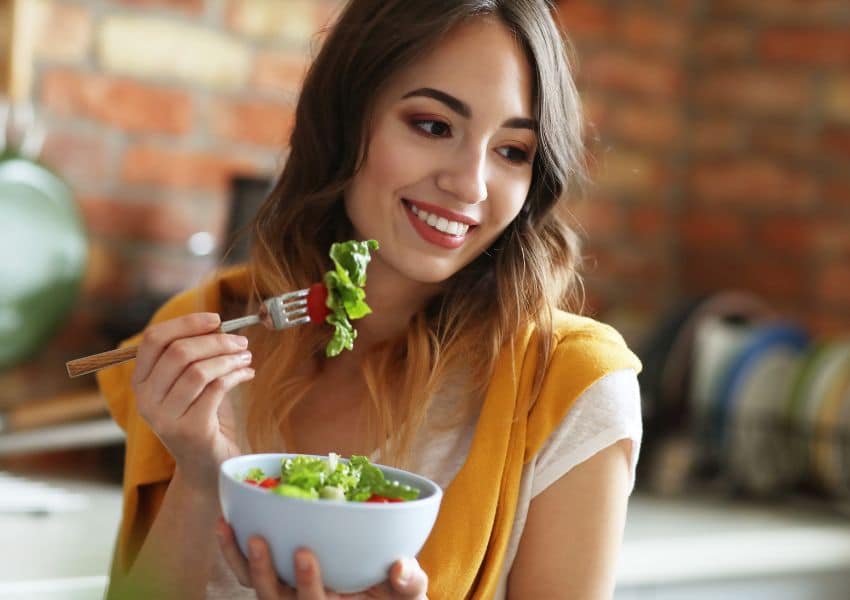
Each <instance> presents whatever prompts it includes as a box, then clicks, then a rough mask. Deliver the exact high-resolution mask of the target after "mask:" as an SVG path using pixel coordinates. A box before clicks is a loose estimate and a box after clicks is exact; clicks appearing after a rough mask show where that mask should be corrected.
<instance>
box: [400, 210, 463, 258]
mask: <svg viewBox="0 0 850 600" xmlns="http://www.w3.org/2000/svg"><path fill="white" fill-rule="evenodd" d="M402 204H404V211H405V213H406V214H407V218H408V219H409V220H410V224H411V225H412V226H413V229H414V231H416V233H418V234H419V237H421V238H422V239H423V240H425V241H426V242H428V243H431V244H434V245H435V246H440V247H441V248H447V249H449V250H454V249H456V248H459V247H460V246H462V245H463V243H464V242H465V241H466V238H467V237H468V236H469V234H470V233H471V232H472V230H473V229H474V226H475V224H469V223H467V221H468V220H471V219H468V218H467V220H465V221H460V219H457V221H458V222H463V223H465V224H469V225H470V227H469V229H468V230H467V231H466V233H464V234H461V235H455V234H451V233H443V232H442V231H438V230H437V229H435V228H433V227H431V226H430V225H428V224H427V223H426V222H425V221H423V220H422V219H420V218H419V217H418V216H417V215H416V214H415V213H414V212H413V209H412V205H413V203H412V202H410V201H409V200H403V201H402ZM416 206H417V208H419V207H420V206H421V207H422V210H425V211H426V212H431V211H428V209H427V208H425V207H426V206H427V205H424V204H422V205H420V204H419V203H416ZM432 214H435V215H437V216H441V215H440V214H438V213H437V212H436V211H435V212H433V213H432ZM444 214H445V213H444ZM446 218H447V219H448V218H449V217H446ZM451 220H453V221H454V220H456V219H451Z"/></svg>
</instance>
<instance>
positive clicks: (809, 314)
mask: <svg viewBox="0 0 850 600" xmlns="http://www.w3.org/2000/svg"><path fill="white" fill-rule="evenodd" d="M799 318H800V319H803V320H805V323H806V325H807V326H808V329H809V331H810V332H811V334H812V335H813V336H815V337H816V338H820V339H824V338H846V337H847V336H848V335H850V316H848V314H847V312H845V311H840V310H833V311H830V310H828V309H820V308H819V310H817V311H812V310H811V308H809V309H808V310H806V311H803V312H802V314H801V315H800V317H799Z"/></svg>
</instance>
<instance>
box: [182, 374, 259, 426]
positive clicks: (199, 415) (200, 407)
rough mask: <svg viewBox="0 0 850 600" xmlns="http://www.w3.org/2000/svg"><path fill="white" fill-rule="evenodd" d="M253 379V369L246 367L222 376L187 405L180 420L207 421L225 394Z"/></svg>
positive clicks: (216, 409) (215, 411) (214, 412)
mask: <svg viewBox="0 0 850 600" xmlns="http://www.w3.org/2000/svg"><path fill="white" fill-rule="evenodd" d="M253 378H254V369H251V368H250V367H246V368H244V369H239V370H238V371H231V372H230V373H228V374H227V375H223V376H221V377H219V378H218V379H216V380H215V381H213V382H212V383H210V384H209V385H207V387H206V388H204V391H203V393H202V394H201V395H200V396H198V398H197V399H196V400H195V401H194V402H191V403H190V404H189V406H188V407H187V408H186V412H185V413H183V415H182V416H181V418H186V419H191V420H193V421H195V420H197V421H198V422H206V421H202V419H208V418H209V416H210V415H214V414H216V413H217V411H218V407H219V405H220V404H221V401H222V400H224V396H225V394H227V392H229V391H230V390H232V389H233V388H235V387H236V386H237V385H239V384H240V383H244V382H246V381H250V380H251V379H253Z"/></svg>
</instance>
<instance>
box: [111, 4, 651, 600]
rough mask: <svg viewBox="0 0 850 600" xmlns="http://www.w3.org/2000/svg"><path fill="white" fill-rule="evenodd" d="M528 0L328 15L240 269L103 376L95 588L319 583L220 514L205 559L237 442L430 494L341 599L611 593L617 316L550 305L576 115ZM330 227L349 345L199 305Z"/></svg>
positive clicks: (631, 363)
mask: <svg viewBox="0 0 850 600" xmlns="http://www.w3.org/2000/svg"><path fill="white" fill-rule="evenodd" d="M550 10H551V8H550V6H549V5H548V3H547V2H544V1H543V0H473V1H469V0H463V1H461V0H423V1H421V2H419V1H417V2H410V1H409V0H352V1H351V2H349V3H348V4H347V5H346V8H345V10H344V11H343V13H342V14H341V16H340V17H339V20H338V22H337V23H336V24H335V25H334V27H333V29H332V30H331V31H330V33H329V35H328V36H327V38H326V40H325V42H324V45H323V46H322V49H321V51H320V53H319V55H318V56H317V57H316V60H315V61H314V63H313V65H312V67H311V69H310V71H309V72H308V74H307V77H306V79H305V82H304V86H303V90H302V94H301V97H300V99H299V103H298V107H297V110H296V121H295V128H294V131H293V134H292V139H291V152H290V154H289V158H288V161H287V164H286V166H285V168H284V169H283V172H282V173H281V175H280V178H279V179H278V181H277V183H276V185H275V187H274V189H273V190H272V192H271V193H270V195H269V197H268V199H267V200H266V202H265V203H264V204H263V206H262V207H261V209H260V211H259V214H258V215H257V220H256V223H255V227H254V233H255V242H254V246H253V249H252V255H251V260H250V263H249V264H248V265H247V266H246V267H245V268H243V269H240V270H237V271H236V272H232V271H231V272H227V273H223V274H221V275H220V276H218V277H217V278H215V279H213V280H212V281H211V282H210V283H209V284H208V285H206V286H203V287H202V288H199V289H196V290H192V291H190V292H187V293H186V294H183V295H181V296H179V297H178V298H176V299H175V300H173V301H172V302H170V303H168V304H167V305H166V306H165V307H164V308H163V309H162V310H161V311H160V312H159V313H158V315H157V316H156V317H155V318H154V321H153V323H152V324H151V325H150V326H149V327H148V329H147V330H146V331H145V333H144V336H143V337H141V338H137V339H136V340H131V342H130V343H133V342H137V341H140V350H139V357H138V360H137V364H136V366H135V369H134V368H133V366H132V365H127V366H123V367H118V368H115V369H114V370H110V371H104V372H102V373H101V375H100V381H101V384H102V387H103V390H104V393H105V395H106V397H107V398H108V399H109V402H110V406H111V408H112V411H113V414H114V415H115V416H116V419H118V420H119V422H120V423H121V424H122V425H123V426H124V427H125V428H126V429H127V431H128V452H129V454H128V459H127V461H128V462H127V464H128V469H127V472H126V474H125V490H126V502H125V512H124V521H123V524H122V533H121V538H120V540H119V544H118V552H117V555H116V561H115V567H114V570H113V574H114V583H113V595H116V597H118V596H120V593H121V590H122V589H126V587H125V586H127V585H132V583H133V582H139V581H144V580H150V578H151V577H153V578H154V580H155V581H156V582H157V583H158V585H160V587H161V588H162V592H161V594H160V595H162V596H179V597H181V598H186V597H193V596H202V595H203V594H204V590H206V594H207V596H208V597H227V598H237V597H243V596H246V595H247V596H248V597H251V596H252V595H253V594H256V595H257V596H258V597H260V598H294V597H296V596H295V594H296V593H297V594H298V596H297V597H299V598H324V597H334V596H333V595H332V594H330V592H328V593H327V594H326V591H325V590H324V589H323V583H322V578H321V566H322V565H320V564H317V561H316V556H315V555H313V554H312V553H311V552H310V549H309V548H305V549H302V550H301V551H298V552H296V553H295V555H294V556H293V557H292V559H293V560H294V561H295V564H296V567H297V568H296V569H295V572H296V584H297V586H298V590H297V591H296V590H294V589H291V588H289V587H288V586H286V585H284V584H283V583H281V582H280V581H279V580H278V579H277V578H276V576H275V573H274V571H273V570H272V568H271V561H270V560H269V559H270V557H269V554H268V550H267V547H266V545H265V543H264V542H263V540H262V539H254V540H253V544H252V545H250V548H251V549H252V552H251V554H252V556H251V558H250V560H249V559H248V558H246V557H244V556H242V554H241V553H240V551H239V550H238V548H236V546H235V545H234V543H233V537H232V532H231V531H230V529H229V528H228V526H227V525H226V524H222V526H221V529H220V545H221V550H222V554H219V553H218V552H214V551H212V550H211V549H209V547H210V544H209V542H210V541H211V531H212V530H213V524H214V523H215V520H216V518H217V517H218V516H219V511H218V506H217V504H216V501H215V497H216V491H215V480H216V470H217V468H218V466H219V465H220V464H221V463H222V462H223V461H225V460H227V459H228V458H230V457H232V456H235V455H238V454H243V453H249V452H292V453H302V454H314V455H326V454H328V453H330V452H336V453H339V454H342V455H354V454H357V455H363V456H368V457H369V459H370V460H373V461H376V462H381V463H383V464H388V465H394V466H400V467H403V468H406V469H407V470H410V471H414V472H417V473H421V474H423V475H424V476H426V477H428V478H430V479H432V480H434V481H436V482H437V483H439V484H440V485H441V486H442V487H443V488H445V490H446V491H445V496H444V500H443V504H442V506H441V510H440V514H439V516H438V518H437V522H436V524H435V526H434V529H433V530H432V533H431V536H430V538H429V540H428V541H427V543H426V544H425V547H424V548H423V549H422V551H421V553H420V554H419V555H418V556H417V557H416V559H417V560H418V562H417V560H412V559H413V558H414V557H398V558H399V561H397V562H396V563H395V564H394V565H392V566H391V565H387V573H386V575H387V581H386V582H384V583H382V584H381V585H379V586H376V587H375V588H372V589H370V590H369V591H367V592H364V594H365V595H363V596H358V597H368V598H422V597H425V595H426V594H427V596H428V597H431V598H459V597H471V598H504V597H508V596H509V597H511V598H556V597H557V598H560V597H587V598H590V597H593V598H597V597H604V596H608V595H610V593H611V590H612V587H613V575H614V567H615V564H616V556H617V552H618V548H619V540H620V538H621V535H622V528H623V519H624V514H625V507H626V502H627V498H628V494H629V492H630V490H631V486H632V483H633V479H634V468H635V463H636V460H637V454H638V448H639V443H640V407H639V395H638V391H637V385H636V377H635V375H636V372H637V370H638V369H639V368H640V365H639V363H638V361H637V359H636V358H635V357H634V355H633V354H632V353H631V352H630V351H629V350H628V348H627V347H626V345H625V343H624V342H623V339H622V337H621V336H620V335H619V334H618V333H617V332H616V331H614V330H613V329H611V328H610V327H608V326H606V325H604V324H602V323H598V322H596V321H593V320H591V319H589V318H586V317H582V316H579V315H578V314H576V313H574V312H569V311H570V308H571V307H572V308H574V307H575V305H574V300H575V299H576V298H577V296H578V291H579V280H578V272H577V270H578V263H579V251H578V243H577V238H576V235H575V234H574V232H573V231H572V230H571V229H570V228H569V227H568V226H567V224H566V222H565V221H564V217H563V215H564V213H565V211H563V210H560V209H559V205H561V204H562V203H564V202H566V201H567V200H568V198H569V196H570V192H571V191H572V190H573V189H575V184H577V183H579V182H580V179H581V165H582V137H581V131H582V126H581V111H580V107H579V102H578V95H577V93H576V90H575V86H574V84H573V81H572V79H571V77H570V72H569V68H568V63H567V60H566V56H565V48H564V44H563V40H562V36H561V32H560V31H559V30H558V29H557V27H556V26H555V22H554V20H553V18H552V15H551V14H550ZM350 238H356V239H374V240H377V241H378V243H379V244H380V250H378V251H376V252H375V253H374V256H373V259H372V262H371V263H370V265H369V268H368V283H367V285H366V290H367V293H368V299H369V305H370V306H371V307H372V311H373V312H372V314H371V315H368V316H367V317H364V318H363V319H361V320H360V321H359V325H358V340H357V344H356V346H355V347H354V349H353V351H351V352H345V353H343V354H341V355H339V356H337V357H335V358H332V359H328V358H327V357H325V355H324V353H323V351H322V349H323V348H324V345H325V343H326V341H327V336H328V330H327V328H326V327H318V326H317V327H303V328H298V329H291V330H288V331H287V332H286V333H280V332H275V333H273V332H268V331H264V330H260V329H257V330H250V331H246V332H245V337H242V336H223V335H220V334H217V333H216V327H217V326H218V322H219V321H218V318H217V317H216V316H214V315H203V314H197V311H208V312H219V311H221V310H223V309H225V308H226V307H235V308H233V310H238V311H245V312H253V311H254V310H256V307H257V304H258V302H260V301H261V299H262V298H263V297H264V296H268V295H271V294H274V293H280V291H281V290H291V289H298V288H303V287H306V286H308V285H310V284H311V283H313V282H314V281H317V280H318V279H319V278H320V277H321V274H322V273H323V272H325V271H326V270H327V264H326V257H327V250H328V248H329V247H330V246H331V244H332V243H334V242H339V241H343V240H346V239H350ZM246 347H247V348H249V349H250V351H247V350H246ZM249 363H250V364H251V367H253V368H250V367H249V366H248V364H249ZM239 384H244V385H243V386H241V388H240V390H239V392H240V393H239V394H238V395H237V394H236V393H235V388H236V387H237V386H239ZM137 408H138V411H139V412H136V410H137ZM254 551H256V552H254ZM405 558H406V559H407V560H403V559H405ZM402 571H404V573H402ZM403 575H404V576H403ZM240 584H241V586H245V587H249V588H253V591H247V590H245V589H243V588H242V587H240Z"/></svg>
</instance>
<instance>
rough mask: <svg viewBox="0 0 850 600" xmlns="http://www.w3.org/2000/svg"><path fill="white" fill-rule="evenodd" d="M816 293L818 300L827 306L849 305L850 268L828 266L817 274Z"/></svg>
mask: <svg viewBox="0 0 850 600" xmlns="http://www.w3.org/2000/svg"><path fill="white" fill-rule="evenodd" d="M816 293H817V297H818V299H819V300H821V301H822V302H824V303H825V304H827V305H829V306H834V307H843V308H844V309H845V310H846V308H847V306H848V305H850V266H848V265H847V264H830V265H827V266H825V267H823V269H821V271H820V272H819V273H818V274H817V283H816Z"/></svg>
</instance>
